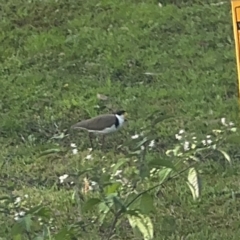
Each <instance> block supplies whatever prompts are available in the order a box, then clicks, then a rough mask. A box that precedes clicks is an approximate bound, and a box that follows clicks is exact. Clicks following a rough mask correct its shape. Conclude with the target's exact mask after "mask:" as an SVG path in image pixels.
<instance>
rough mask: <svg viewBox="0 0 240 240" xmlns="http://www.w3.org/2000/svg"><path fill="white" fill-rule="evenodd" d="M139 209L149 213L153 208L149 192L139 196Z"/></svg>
mask: <svg viewBox="0 0 240 240" xmlns="http://www.w3.org/2000/svg"><path fill="white" fill-rule="evenodd" d="M139 207H140V211H141V213H143V214H149V213H150V212H153V211H154V210H155V208H154V205H153V198H152V196H151V195H150V194H149V193H144V194H143V195H142V196H141V198H140V206H139Z"/></svg>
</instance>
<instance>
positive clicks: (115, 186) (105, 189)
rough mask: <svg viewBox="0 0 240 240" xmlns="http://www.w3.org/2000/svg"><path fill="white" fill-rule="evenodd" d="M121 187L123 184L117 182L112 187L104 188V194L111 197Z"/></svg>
mask: <svg viewBox="0 0 240 240" xmlns="http://www.w3.org/2000/svg"><path fill="white" fill-rule="evenodd" d="M120 186H121V183H119V182H115V183H113V184H111V185H108V186H107V187H105V188H104V192H105V193H106V194H107V195H109V194H111V193H115V192H117V190H118V189H119V187H120Z"/></svg>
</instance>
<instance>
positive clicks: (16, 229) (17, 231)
mask: <svg viewBox="0 0 240 240" xmlns="http://www.w3.org/2000/svg"><path fill="white" fill-rule="evenodd" d="M23 232H24V227H23V225H22V224H21V222H20V220H18V221H16V222H15V223H14V225H13V227H12V230H11V235H12V236H16V237H17V236H18V235H21V234H22V233H23Z"/></svg>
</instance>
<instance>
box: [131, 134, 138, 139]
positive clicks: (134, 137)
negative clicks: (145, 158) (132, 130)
mask: <svg viewBox="0 0 240 240" xmlns="http://www.w3.org/2000/svg"><path fill="white" fill-rule="evenodd" d="M131 138H132V139H137V138H139V135H138V134H136V135H133V136H131Z"/></svg>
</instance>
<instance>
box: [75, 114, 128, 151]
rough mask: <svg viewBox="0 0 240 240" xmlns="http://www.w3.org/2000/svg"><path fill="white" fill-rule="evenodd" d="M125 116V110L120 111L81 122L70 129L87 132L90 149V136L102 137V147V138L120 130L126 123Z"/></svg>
mask: <svg viewBox="0 0 240 240" xmlns="http://www.w3.org/2000/svg"><path fill="white" fill-rule="evenodd" d="M126 116H127V113H126V111H125V110H120V111H117V112H115V113H112V114H101V115H98V116H96V117H94V118H90V119H86V120H82V121H80V122H78V123H76V124H74V125H72V127H71V128H72V129H81V130H86V131H88V133H89V140H90V144H91V148H92V149H93V144H92V134H94V133H95V134H98V135H102V146H103V142H104V136H105V135H106V134H110V133H113V132H116V131H118V130H119V129H121V128H122V127H123V125H124V123H125V122H126V121H127V119H126Z"/></svg>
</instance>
